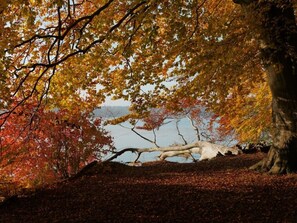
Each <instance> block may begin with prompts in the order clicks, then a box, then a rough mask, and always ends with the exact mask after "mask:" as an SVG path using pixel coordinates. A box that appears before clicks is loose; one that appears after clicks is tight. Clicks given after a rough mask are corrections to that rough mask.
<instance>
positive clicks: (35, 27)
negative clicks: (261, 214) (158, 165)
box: [0, 0, 297, 190]
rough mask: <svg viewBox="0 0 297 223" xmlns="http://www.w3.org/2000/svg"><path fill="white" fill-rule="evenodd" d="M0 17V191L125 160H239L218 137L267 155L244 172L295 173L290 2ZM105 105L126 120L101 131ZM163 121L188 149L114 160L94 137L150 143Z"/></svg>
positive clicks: (116, 2)
mask: <svg viewBox="0 0 297 223" xmlns="http://www.w3.org/2000/svg"><path fill="white" fill-rule="evenodd" d="M0 15H1V16H0V183H1V184H0V189H1V188H2V189H3V188H4V187H5V188H7V187H8V188H9V189H11V187H12V186H7V185H14V186H13V188H16V187H21V188H34V187H37V186H41V185H46V184H51V183H53V182H57V181H59V180H65V179H69V178H71V177H74V176H75V175H76V174H77V173H79V172H80V171H81V170H82V169H83V168H84V167H85V166H88V165H90V163H94V162H96V163H100V162H102V161H104V162H111V161H112V160H113V158H115V157H117V156H120V155H121V154H122V153H124V152H126V151H131V152H134V153H136V154H138V155H139V156H140V155H141V154H142V153H144V152H151V151H160V152H161V155H160V159H161V160H162V159H163V158H164V160H165V159H166V157H168V156H173V155H183V156H188V157H191V156H192V153H195V152H196V153H199V154H200V155H201V156H202V157H204V158H205V159H208V158H212V157H215V156H216V155H217V154H218V151H219V153H220V154H221V155H225V154H227V153H228V154H229V153H230V154H233V155H239V154H241V153H242V152H241V151H239V149H238V147H236V148H235V147H234V148H233V147H232V148H231V147H228V146H227V145H224V139H226V138H227V137H228V138H230V137H231V138H232V139H233V140H235V141H237V142H238V144H240V145H249V144H257V143H260V142H261V143H263V142H264V143H265V144H267V145H269V146H270V150H269V152H268V154H265V156H262V155H260V156H259V155H257V158H256V159H255V163H250V162H248V161H247V162H246V163H248V164H249V166H248V167H250V169H252V170H257V171H260V172H262V173H270V174H290V173H294V172H296V171H297V115H296V114H297V90H296V84H297V2H296V1H295V0H274V1H272V0H174V1H173V0H165V1H156V0H129V1H128V0H127V1H121V0H55V1H49V0H7V1H1V2H0ZM110 98H111V99H112V100H118V99H120V100H125V101H128V102H129V103H130V106H129V113H128V114H124V115H121V116H119V117H114V118H113V119H109V120H108V122H105V121H103V120H102V119H101V118H100V117H98V116H94V109H96V108H100V107H101V106H102V105H104V103H105V102H106V100H109V99H110ZM206 114H207V115H206ZM206 116H207V117H206ZM169 117H170V118H175V119H178V118H179V117H188V118H189V119H190V120H191V121H192V124H193V123H194V124H195V127H196V128H195V131H196V132H197V142H195V143H192V144H189V143H188V142H186V141H184V144H182V145H174V146H170V145H168V147H166V148H160V147H159V146H158V145H157V144H156V143H154V141H151V143H152V147H151V148H145V149H144V148H134V145H133V142H131V147H130V148H127V149H126V151H118V149H117V148H115V147H114V144H113V136H112V134H110V132H108V131H107V130H106V129H105V127H104V126H105V125H106V124H109V125H120V124H121V123H123V122H129V123H130V124H131V125H135V123H137V122H139V121H141V123H143V124H142V126H141V127H138V128H140V129H142V130H147V131H152V132H154V131H155V130H156V129H158V128H159V127H160V126H162V125H163V124H164V123H165V122H166V120H167V119H168V118H169ZM206 118H207V119H208V124H209V125H208V127H207V131H208V132H209V138H207V139H208V140H207V141H205V140H204V141H203V140H202V138H201V137H200V134H201V132H199V131H200V128H201V126H199V123H201V122H202V121H201V120H202V119H206ZM214 123H216V124H214ZM214 126H215V127H214ZM134 130H135V129H134V128H132V131H134ZM136 134H137V132H136ZM204 139H206V138H204ZM144 140H145V139H144ZM205 148H211V149H215V150H214V151H215V152H214V153H213V154H210V153H209V151H211V150H210V149H209V150H208V152H205V151H204V150H206V149H205ZM203 149H204V150H203ZM107 154H113V155H114V157H112V156H111V157H112V158H110V159H108V160H104V157H105V156H106V155H107ZM209 154H210V155H209ZM162 157H163V158H162ZM239 157H240V155H239ZM259 157H260V158H259ZM136 161H137V160H136ZM230 162H231V161H230ZM234 162H235V163H236V162H237V161H234ZM162 165H164V164H162ZM199 165H200V164H199ZM201 165H202V164H201ZM207 165H212V164H207ZM248 167H247V168H248ZM119 168H120V167H119ZM121 168H122V167H121ZM182 168H183V167H182ZM202 169H203V168H202ZM252 170H249V171H252ZM107 172H108V171H107ZM246 174H247V175H248V173H246ZM1 185H5V186H1ZM15 190H17V189H15Z"/></svg>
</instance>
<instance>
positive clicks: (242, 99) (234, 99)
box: [224, 82, 271, 142]
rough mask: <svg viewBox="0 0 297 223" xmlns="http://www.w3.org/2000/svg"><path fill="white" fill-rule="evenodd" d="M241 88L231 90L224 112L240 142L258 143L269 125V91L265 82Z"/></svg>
mask: <svg viewBox="0 0 297 223" xmlns="http://www.w3.org/2000/svg"><path fill="white" fill-rule="evenodd" d="M243 88H245V89H244V90H240V89H239V88H238V87H235V88H233V89H232V91H231V92H230V94H231V95H232V96H230V98H229V100H227V104H226V105H225V106H224V110H225V111H224V112H225V114H226V116H227V117H228V119H229V120H230V126H232V128H234V130H235V131H236V133H237V134H238V136H239V140H240V141H242V142H248V141H258V140H260V139H263V137H267V134H268V132H269V131H268V130H269V128H270V124H271V94H270V90H269V87H268V84H267V83H266V82H258V83H253V82H247V83H246V84H245V85H243ZM242 92H244V93H242ZM248 92H249V93H248Z"/></svg>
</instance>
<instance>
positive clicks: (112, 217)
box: [0, 153, 297, 222]
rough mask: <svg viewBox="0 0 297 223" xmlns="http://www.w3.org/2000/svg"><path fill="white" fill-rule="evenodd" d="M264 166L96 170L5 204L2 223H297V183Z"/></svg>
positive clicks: (245, 161)
mask: <svg viewBox="0 0 297 223" xmlns="http://www.w3.org/2000/svg"><path fill="white" fill-rule="evenodd" d="M262 158H263V155H262V154H261V153H258V154H253V155H242V156H236V157H219V158H216V159H214V160H211V161H205V162H198V163H192V164H177V163H170V162H154V163H147V164H146V165H145V166H143V167H128V166H125V165H121V164H116V163H105V164H97V166H94V167H93V168H91V169H90V170H89V171H88V173H87V174H86V175H83V176H81V177H79V178H76V179H73V180H70V181H67V182H64V183H60V184H57V185H55V186H54V187H52V188H51V189H44V190H41V191H39V192H38V193H36V195H35V196H32V197H27V198H19V199H16V200H15V201H11V202H7V203H4V204H2V206H0V220H1V222H11V221H14V220H16V219H17V217H18V216H19V214H22V219H23V220H26V221H28V222H33V221H35V222H37V221H38V222H41V221H48V220H49V219H50V220H51V221H61V222H62V221H64V222H65V221H68V222H70V221H88V222H91V221H99V222H131V221H133V222H143V221H145V222H147V221H150V222H198V221H199V222H257V221H261V222H283V221H288V222H294V221H295V219H296V217H297V216H296V212H295V207H296V205H297V203H296V199H295V195H296V192H297V177H296V175H295V174H293V175H288V176H270V175H263V174H259V173H256V172H252V171H249V170H247V167H249V166H250V165H252V164H253V163H255V162H257V161H258V160H260V159H262ZM32 210H34V214H32ZM45 210H47V211H45ZM49 210H50V211H49Z"/></svg>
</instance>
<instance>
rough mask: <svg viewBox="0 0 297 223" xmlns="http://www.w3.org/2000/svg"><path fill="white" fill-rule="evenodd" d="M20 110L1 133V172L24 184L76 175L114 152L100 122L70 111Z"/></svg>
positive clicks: (109, 138) (29, 108)
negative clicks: (111, 151)
mask: <svg viewBox="0 0 297 223" xmlns="http://www.w3.org/2000/svg"><path fill="white" fill-rule="evenodd" d="M34 107H35V105H25V106H20V107H18V108H17V109H16V110H15V111H14V113H13V114H12V115H11V117H10V118H9V119H8V121H7V122H6V123H5V124H4V125H3V126H2V129H1V132H0V140H1V141H0V143H1V144H0V149H1V160H0V170H1V171H0V172H1V175H2V176H6V177H8V178H10V179H12V180H14V181H18V182H21V183H22V184H33V185H34V184H42V183H46V182H49V181H52V180H56V179H59V178H65V177H69V176H72V175H73V174H76V173H77V172H78V171H79V170H80V169H81V168H82V167H83V166H85V165H86V164H88V163H89V162H91V161H93V160H100V159H101V157H102V155H104V154H105V153H107V152H108V151H110V150H111V148H112V138H111V137H110V136H109V135H108V133H107V132H106V131H104V130H103V129H102V128H101V122H100V119H95V120H90V117H89V114H87V113H81V112H78V111H76V112H75V111H72V112H73V113H72V114H71V113H70V114H69V111H67V110H57V111H47V110H44V109H43V108H39V110H38V111H35V112H34Z"/></svg>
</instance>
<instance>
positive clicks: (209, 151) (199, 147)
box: [104, 141, 241, 162]
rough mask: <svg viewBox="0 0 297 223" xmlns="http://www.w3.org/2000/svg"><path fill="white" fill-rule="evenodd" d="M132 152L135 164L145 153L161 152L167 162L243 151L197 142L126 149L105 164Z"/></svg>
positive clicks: (162, 157) (202, 158)
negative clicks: (180, 157)
mask: <svg viewBox="0 0 297 223" xmlns="http://www.w3.org/2000/svg"><path fill="white" fill-rule="evenodd" d="M126 152H132V153H137V158H136V159H135V161H134V162H137V161H138V159H139V157H140V155H141V154H142V153H145V152H160V155H159V159H160V160H165V159H166V158H168V157H173V156H183V157H185V158H189V157H191V158H192V159H193V160H194V161H196V160H195V159H194V157H193V155H192V154H199V155H200V159H199V160H207V159H212V158H214V157H216V156H217V155H223V156H224V155H227V154H232V155H238V154H240V153H241V150H240V149H238V148H237V147H228V146H223V145H219V144H214V143H210V142H207V141H197V142H195V143H191V144H187V145H180V146H169V147H151V148H125V149H123V150H120V151H118V152H115V153H114V154H113V155H112V156H111V157H110V158H108V159H106V160H105V161H104V162H109V161H112V160H114V159H116V158H117V157H119V156H120V155H122V154H124V153H126Z"/></svg>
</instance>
